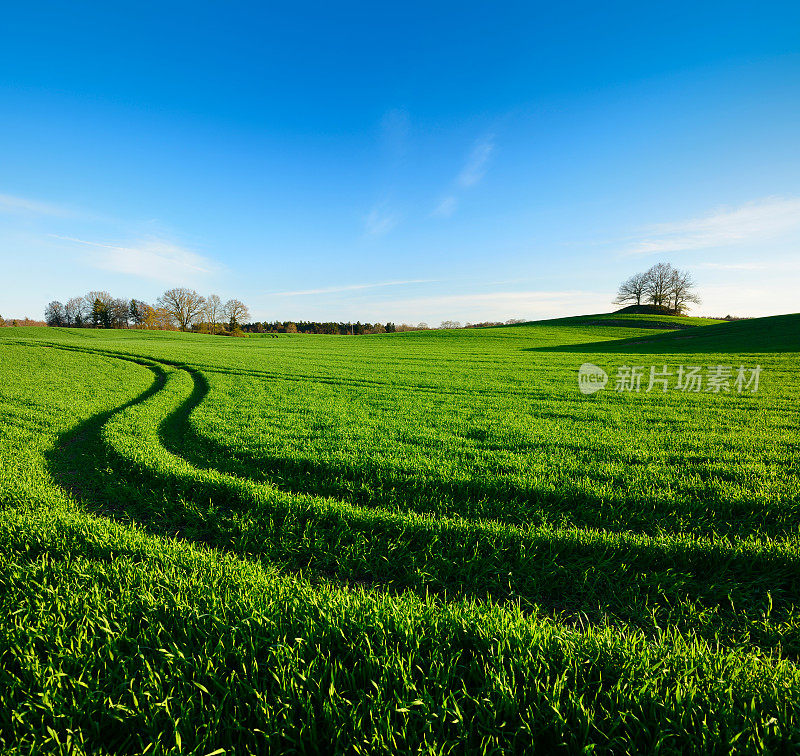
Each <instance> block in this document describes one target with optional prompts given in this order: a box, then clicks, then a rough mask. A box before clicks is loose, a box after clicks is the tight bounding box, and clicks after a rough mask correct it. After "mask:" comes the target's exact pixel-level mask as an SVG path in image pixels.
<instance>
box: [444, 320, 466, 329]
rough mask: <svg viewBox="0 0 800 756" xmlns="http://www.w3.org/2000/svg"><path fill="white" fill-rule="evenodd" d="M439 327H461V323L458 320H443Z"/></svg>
mask: <svg viewBox="0 0 800 756" xmlns="http://www.w3.org/2000/svg"><path fill="white" fill-rule="evenodd" d="M439 328H461V323H459V322H458V321H457V320H443V321H442V324H441V325H440V326H439Z"/></svg>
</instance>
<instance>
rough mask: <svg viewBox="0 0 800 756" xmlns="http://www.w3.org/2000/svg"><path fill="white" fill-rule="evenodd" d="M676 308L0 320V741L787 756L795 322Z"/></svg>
mask: <svg viewBox="0 0 800 756" xmlns="http://www.w3.org/2000/svg"><path fill="white" fill-rule="evenodd" d="M620 320H622V321H628V320H630V321H631V322H636V323H637V325H630V324H628V325H620V322H619V321H620ZM680 320H681V322H682V323H686V322H687V321H689V324H690V325H691V328H684V329H681V330H674V331H665V330H664V328H663V324H665V323H666V324H669V323H670V322H671V321H669V320H668V319H665V318H664V316H657V320H656V321H655V322H656V323H658V325H659V326H662V327H648V326H652V324H653V321H652V320H650V319H649V318H648V317H647V316H631V317H629V318H623V317H622V316H621V315H620V314H614V313H612V314H610V315H607V316H605V315H593V316H586V317H584V318H570V319H560V320H551V321H539V322H534V323H530V324H522V325H516V326H507V327H502V328H487V329H465V330H453V331H423V332H408V333H398V334H385V335H376V336H369V337H327V336H302V335H281V337H280V338H279V339H271V338H259V337H254V338H248V339H225V338H221V337H209V336H202V335H194V334H181V333H172V332H163V333H162V332H144V331H100V330H97V331H93V330H72V329H52V328H51V329H48V328H5V329H0V463H1V464H0V565H2V566H0V611H2V612H3V615H4V617H5V618H6V619H5V621H4V623H2V625H0V752H8V753H12V752H20V753H34V752H44V751H54V752H58V751H59V750H61V751H63V752H68V751H69V749H70V748H71V749H72V750H73V751H74V752H103V753H108V752H126V753H140V752H143V751H144V750H145V748H146V747H147V746H148V745H149V744H150V743H153V744H154V745H153V746H152V747H151V749H150V751H149V752H150V753H173V752H174V753H178V752H182V753H197V754H209V753H215V752H217V753H221V752H222V751H221V750H219V749H225V752H236V753H242V752H267V751H275V752H278V751H279V752H286V753H300V752H342V753H344V752H348V753H364V754H374V753H382V752H384V753H396V752H410V753H482V752H485V753H525V752H533V749H534V748H538V749H539V750H540V751H541V752H543V753H550V752H558V751H566V752H589V751H593V752H595V753H615V754H617V753H631V754H633V753H685V752H705V753H729V752H734V751H735V752H755V751H772V752H787V753H790V752H792V751H794V750H796V749H797V748H798V747H800V714H798V712H800V673H799V672H798V669H797V660H798V656H800V612H799V611H798V609H799V608H800V606H799V605H798V602H800V533H798V521H799V520H798V516H800V485H798V484H799V483H800V480H799V477H800V469H798V465H797V459H798V457H797V451H798V443H799V442H800V430H799V429H798V422H797V413H796V402H797V396H798V392H799V391H800V372H798V369H797V367H798V359H800V341H799V340H798V333H799V332H800V316H798V315H787V316H779V317H776V318H763V319H756V320H749V321H738V322H732V323H727V322H724V323H713V324H708V323H704V322H696V323H692V321H693V319H686V318H681V319H680ZM643 323H644V324H646V325H642V324H643ZM583 363H592V364H593V365H595V366H597V367H598V368H602V369H603V370H605V371H606V372H607V374H608V376H609V382H608V385H607V386H606V387H605V388H604V389H602V390H599V391H597V392H596V393H593V394H591V395H584V394H582V393H581V392H580V391H579V388H578V375H579V369H580V367H581V365H582V364H583ZM687 365H689V366H696V367H697V369H698V370H699V371H701V373H700V375H702V378H703V379H704V381H705V383H704V384H703V385H702V387H701V390H698V391H693V390H689V391H687V390H681V389H679V388H676V385H675V384H676V383H677V382H678V376H679V375H680V374H681V371H682V369H683V368H685V366H687ZM715 366H716V367H719V366H728V367H730V369H731V371H732V372H731V374H730V375H729V376H728V383H727V388H725V387H720V382H719V380H717V379H713V376H714V374H715V373H714V370H715V369H716V368H715ZM632 367H636V368H638V369H641V375H642V381H643V382H642V384H641V385H640V386H639V390H638V391H636V390H628V389H625V390H617V387H616V385H615V384H616V383H617V382H618V379H619V376H620V375H622V374H623V373H624V371H625V370H630V368H632ZM756 367H758V370H759V371H760V383H759V385H758V388H757V390H753V387H752V386H750V387H743V386H740V387H739V388H737V387H736V385H735V375H736V371H737V370H738V369H742V370H746V371H752V370H753V369H755V368H756ZM651 368H652V369H653V370H655V371H657V374H658V375H663V374H669V377H668V378H666V379H664V380H666V381H667V382H668V385H665V384H661V383H657V384H655V388H654V389H653V387H651V390H647V388H648V383H649V380H648V378H649V377H650V375H651V373H650V370H651ZM717 376H719V372H718V371H717ZM712 379H713V380H712ZM714 386H716V387H717V390H714ZM709 387H710V388H709ZM662 388H663V390H662ZM65 733H68V736H67V735H65ZM66 737H69V743H67V741H66V739H65V738H66ZM3 749H5V750H3Z"/></svg>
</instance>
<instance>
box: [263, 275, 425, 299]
mask: <svg viewBox="0 0 800 756" xmlns="http://www.w3.org/2000/svg"><path fill="white" fill-rule="evenodd" d="M435 280H436V279H434V278H413V279H410V280H408V281H381V282H380V283H368V284H351V285H349V286H329V287H327V288H324V289H303V290H301V291H276V292H273V293H272V295H271V296H273V297H304V296H308V295H310V294H332V293H335V292H339V291H357V290H359V289H377V288H379V287H381V286H405V285H407V284H419V283H433V282H434V281H435Z"/></svg>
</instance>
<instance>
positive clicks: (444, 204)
mask: <svg viewBox="0 0 800 756" xmlns="http://www.w3.org/2000/svg"><path fill="white" fill-rule="evenodd" d="M457 207H458V199H457V198H456V197H454V196H453V195H452V194H449V195H447V197H443V198H442V201H441V202H440V203H439V204H438V205H437V206H436V207H435V208H434V209H433V212H432V213H431V215H432V216H434V217H435V218H449V217H450V216H451V215H452V214H453V213H454V212H455V211H456V208H457Z"/></svg>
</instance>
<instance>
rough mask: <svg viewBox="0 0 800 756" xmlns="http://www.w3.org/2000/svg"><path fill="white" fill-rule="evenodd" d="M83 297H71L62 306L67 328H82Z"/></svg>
mask: <svg viewBox="0 0 800 756" xmlns="http://www.w3.org/2000/svg"><path fill="white" fill-rule="evenodd" d="M82 310H83V297H72V299H70V300H68V301H67V303H66V304H65V305H64V319H65V320H66V321H67V325H68V326H82V325H83V318H82V315H81V312H82Z"/></svg>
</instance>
